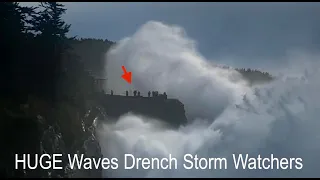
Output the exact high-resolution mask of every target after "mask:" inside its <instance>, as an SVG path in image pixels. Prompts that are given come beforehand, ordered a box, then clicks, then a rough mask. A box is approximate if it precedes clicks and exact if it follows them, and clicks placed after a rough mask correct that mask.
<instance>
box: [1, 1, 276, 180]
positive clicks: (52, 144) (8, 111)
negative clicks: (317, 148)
mask: <svg viewBox="0 0 320 180" xmlns="http://www.w3.org/2000/svg"><path fill="white" fill-rule="evenodd" d="M65 11H66V9H64V7H63V6H62V5H61V4H59V3H56V2H46V3H39V6H37V7H21V6H20V5H19V4H18V3H14V2H1V3H0V12H1V17H0V24H1V28H0V36H1V37H0V39H1V43H2V46H1V48H0V51H1V52H0V53H1V55H2V58H1V66H0V68H1V69H0V73H1V85H0V118H1V121H2V124H1V126H0V132H1V136H0V138H1V139H0V142H1V143H2V146H1V147H2V150H3V151H2V152H1V153H0V154H1V155H0V173H1V175H4V176H5V177H70V176H71V175H70V174H72V173H70V172H69V170H68V168H66V169H64V170H38V169H37V170H26V171H23V170H21V168H20V170H14V155H15V154H17V153H19V154H21V153H31V152H32V153H33V154H36V153H38V154H39V153H70V154H75V153H76V152H78V151H80V152H83V151H84V150H83V148H84V145H83V144H84V142H87V141H88V139H89V140H90V141H92V143H96V144H97V142H96V140H95V136H94V130H92V127H93V126H92V122H93V119H94V118H95V117H96V116H97V115H98V114H101V113H100V111H99V108H96V107H97V102H96V101H95V96H96V94H97V93H95V89H94V82H95V81H94V75H98V76H99V75H100V74H101V72H102V71H103V66H104V55H105V52H106V51H107V50H108V49H109V48H110V46H111V45H112V44H114V43H113V42H111V41H108V40H98V39H77V38H75V37H73V38H70V37H67V33H68V32H69V29H70V26H71V25H69V24H66V23H65V22H64V21H63V19H62V18H61V16H62V15H63V14H64V13H65ZM238 71H240V72H241V73H242V74H243V75H244V76H245V77H250V78H251V79H252V81H254V80H256V79H257V77H259V78H260V79H259V78H258V79H259V80H261V79H263V80H269V79H271V76H270V75H269V74H267V73H262V72H259V71H254V70H244V69H239V70H238ZM250 78H249V79H250ZM95 148H97V149H99V146H98V145H95ZM97 152H99V151H97ZM87 156H95V157H96V156H101V154H99V153H97V154H94V155H87ZM85 173H86V174H81V175H79V174H78V175H75V176H81V177H101V171H94V172H93V171H86V172H85Z"/></svg>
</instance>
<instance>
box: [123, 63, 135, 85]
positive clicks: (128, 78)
mask: <svg viewBox="0 0 320 180" xmlns="http://www.w3.org/2000/svg"><path fill="white" fill-rule="evenodd" d="M122 70H123V75H122V76H121V77H122V78H123V79H124V80H125V81H127V82H128V83H129V84H131V78H132V74H131V72H127V71H126V68H125V67H124V66H122Z"/></svg>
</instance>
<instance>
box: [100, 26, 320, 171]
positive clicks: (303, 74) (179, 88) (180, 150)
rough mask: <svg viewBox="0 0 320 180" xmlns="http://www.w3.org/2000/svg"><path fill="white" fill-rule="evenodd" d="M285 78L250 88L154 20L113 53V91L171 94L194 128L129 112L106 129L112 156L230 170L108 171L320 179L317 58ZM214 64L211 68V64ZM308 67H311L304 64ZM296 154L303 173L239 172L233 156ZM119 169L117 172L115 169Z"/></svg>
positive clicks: (298, 56)
mask: <svg viewBox="0 0 320 180" xmlns="http://www.w3.org/2000/svg"><path fill="white" fill-rule="evenodd" d="M292 57H294V61H291V60H289V61H288V62H290V63H291V66H289V67H288V68H287V69H285V71H283V72H282V74H281V73H279V74H281V78H277V79H276V80H275V81H273V82H272V83H269V84H265V85H263V86H256V87H249V86H248V85H247V83H246V81H245V80H243V79H242V78H241V76H240V75H239V74H238V73H237V72H235V71H233V70H226V69H221V68H219V67H218V66H216V65H212V64H215V63H212V62H215V60H212V59H210V60H208V59H206V58H205V57H203V56H201V54H199V53H198V51H197V48H196V46H195V42H194V41H193V40H192V39H191V38H189V37H188V36H187V34H186V32H185V31H184V30H183V28H181V27H179V26H176V25H166V24H163V23H161V22H155V21H150V22H147V23H146V24H144V25H143V26H142V27H140V28H139V29H138V31H137V32H136V33H135V34H133V35H132V36H131V37H128V38H125V39H123V40H121V41H120V42H119V43H118V44H117V46H115V47H114V48H113V49H112V50H110V51H109V52H108V54H107V55H106V59H107V63H106V75H107V77H108V82H107V88H108V89H112V90H113V91H114V92H115V94H121V93H123V92H124V91H126V90H129V89H136V90H139V91H141V92H142V95H145V94H146V93H147V92H148V91H152V90H158V91H159V92H164V91H165V92H167V94H168V97H171V98H178V99H179V100H180V101H182V102H183V103H184V105H185V109H186V111H187V114H191V117H197V118H194V119H189V120H190V123H189V124H188V125H186V126H182V127H180V128H179V129H178V130H169V129H166V128H164V127H163V126H161V120H156V119H152V120H151V119H150V118H144V117H143V116H141V115H134V114H127V115H124V116H123V117H121V118H120V119H119V120H118V121H117V123H115V124H104V125H103V126H102V127H100V133H99V139H100V143H101V146H102V151H103V155H104V156H105V157H117V158H119V161H120V162H122V158H123V154H124V153H132V154H134V155H136V156H137V157H168V154H172V155H173V156H175V157H176V158H177V159H178V161H179V159H180V162H182V161H183V160H182V159H181V158H182V157H183V155H184V154H186V153H191V154H198V156H201V157H220V158H222V157H226V158H228V163H229V165H228V169H227V170H185V169H184V168H183V167H181V164H182V163H180V164H179V167H178V169H176V170H135V169H132V170H124V169H123V168H122V167H123V166H122V165H121V163H120V166H119V168H118V169H117V170H106V171H105V175H108V177H110V176H112V177H319V175H320V173H319V172H318V168H317V163H318V161H319V160H320V156H319V155H318V152H320V151H319V150H320V145H319V144H318V143H317V142H319V139H320V132H319V131H318V129H317V127H319V120H318V118H317V117H318V116H317V115H319V107H320V104H319V99H320V98H319V96H318V94H317V93H318V92H319V89H320V83H319V81H318V80H317V77H319V75H320V73H319V67H320V66H319V63H317V60H318V58H319V56H317V55H306V54H303V53H301V52H298V53H295V54H291V56H289V58H290V59H291V58H292ZM209 62H210V63H209ZM301 62H303V64H304V66H302V65H301ZM122 65H124V66H125V67H126V69H127V71H131V72H132V75H133V77H132V84H131V85H128V84H126V82H125V81H123V80H122V79H121V74H122V69H121V66H122ZM233 153H244V154H247V153H248V154H249V155H250V156H254V155H257V154H261V155H262V156H265V157H270V154H274V156H275V157H279V158H283V157H289V158H290V157H295V158H302V159H303V168H302V169H301V170H236V169H235V168H234V167H233V166H232V159H231V157H232V154H233ZM110 171H111V172H110Z"/></svg>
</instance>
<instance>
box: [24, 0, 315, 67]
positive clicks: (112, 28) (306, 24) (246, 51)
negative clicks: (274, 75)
mask: <svg viewBox="0 0 320 180" xmlns="http://www.w3.org/2000/svg"><path fill="white" fill-rule="evenodd" d="M24 4H25V3H24ZM65 4H66V7H67V9H68V10H67V14H66V15H65V20H66V21H67V22H68V23H71V24H72V27H71V32H70V34H71V35H78V36H79V37H94V38H103V39H106V38H107V39H109V40H113V41H117V40H120V39H122V38H123V37H126V36H130V35H131V34H133V33H134V32H135V31H136V30H137V29H138V28H139V26H141V25H142V24H144V23H145V22H147V21H149V20H157V21H162V22H165V23H169V24H177V25H180V26H182V27H183V28H184V29H185V30H186V32H187V34H188V36H189V37H191V38H192V39H194V40H196V41H197V44H198V49H199V51H200V52H201V54H203V55H204V56H205V57H207V58H208V59H215V60H220V61H221V62H222V63H226V64H230V65H234V66H246V67H259V68H262V69H263V68H264V67H269V66H275V64H277V66H280V64H282V65H283V63H284V61H281V60H280V59H281V58H283V57H284V56H285V55H286V54H287V53H288V51H291V50H297V49H298V50H303V51H310V52H317V51H319V49H320V23H319V22H320V21H319V19H320V3H318V2H315V3H245V2H242V3H209V2H207V3H186V2H185V3H168V2H162V3H151V2H149V3H142V2H140V3H138V2H137V3H125V2H121V3H120V2H119V3H115V2H114V3H106V2H105V3H103V2H83V3H80V2H70V3H65Z"/></svg>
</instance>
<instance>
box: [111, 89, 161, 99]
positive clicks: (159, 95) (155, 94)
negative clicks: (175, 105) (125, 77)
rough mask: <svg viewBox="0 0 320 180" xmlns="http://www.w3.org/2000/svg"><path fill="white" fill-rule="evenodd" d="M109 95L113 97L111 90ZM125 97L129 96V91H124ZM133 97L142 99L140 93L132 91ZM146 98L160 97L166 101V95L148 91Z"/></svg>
mask: <svg viewBox="0 0 320 180" xmlns="http://www.w3.org/2000/svg"><path fill="white" fill-rule="evenodd" d="M110 95H111V96H112V95H113V90H111V93H110ZM126 96H129V91H126ZM133 97H142V95H141V93H140V91H137V90H134V91H133ZM148 97H149V98H151V97H160V98H164V99H167V93H166V92H164V93H163V94H159V92H158V91H149V92H148Z"/></svg>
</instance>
